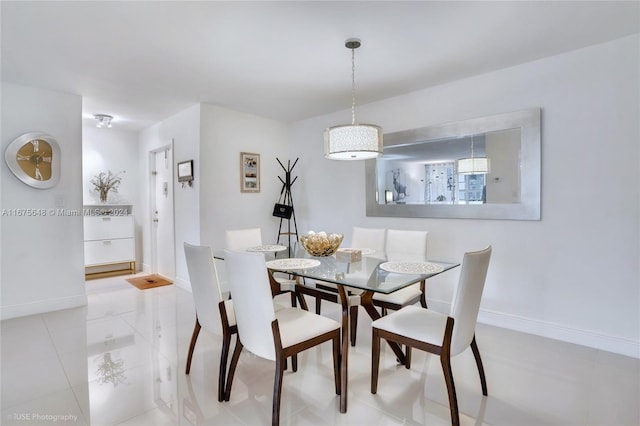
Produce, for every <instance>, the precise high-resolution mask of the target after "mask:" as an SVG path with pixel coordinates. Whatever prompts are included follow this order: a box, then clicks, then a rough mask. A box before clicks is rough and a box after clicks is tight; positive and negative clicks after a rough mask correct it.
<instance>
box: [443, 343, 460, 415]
mask: <svg viewBox="0 0 640 426" xmlns="http://www.w3.org/2000/svg"><path fill="white" fill-rule="evenodd" d="M440 364H442V372H443V373H444V381H445V382H446V384H447V393H448V394H449V410H450V411H451V425H452V426H459V425H460V417H459V415H458V398H457V396H456V387H455V385H454V384H453V372H452V371H451V359H450V358H449V354H448V353H444V354H441V355H440Z"/></svg>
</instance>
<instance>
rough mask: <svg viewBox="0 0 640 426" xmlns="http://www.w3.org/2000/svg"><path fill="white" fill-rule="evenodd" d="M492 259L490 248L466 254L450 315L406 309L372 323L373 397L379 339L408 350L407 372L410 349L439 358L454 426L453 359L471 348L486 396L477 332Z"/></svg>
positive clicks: (377, 368) (418, 308)
mask: <svg viewBox="0 0 640 426" xmlns="http://www.w3.org/2000/svg"><path fill="white" fill-rule="evenodd" d="M490 258H491V246H489V247H487V248H486V249H484V250H480V251H476V252H468V253H465V255H464V259H463V261H462V270H461V271H460V278H459V281H458V287H457V288H456V293H455V296H454V298H453V303H452V305H451V310H450V313H449V315H446V314H442V313H440V312H436V311H433V310H431V309H423V308H420V307H417V306H405V307H404V308H402V309H400V310H399V311H396V312H393V313H390V314H389V315H386V316H384V317H382V318H380V319H377V320H375V321H373V323H372V327H373V340H372V344H371V393H373V394H375V393H377V391H378V370H379V364H380V339H386V340H388V341H392V342H396V343H398V344H404V345H406V346H407V354H406V362H405V367H406V368H407V369H408V368H411V348H416V349H420V350H423V351H426V352H429V353H432V354H435V355H439V356H440V363H441V365H442V371H443V373H444V378H445V383H446V385H447V392H448V395H449V409H450V412H451V423H452V424H453V425H455V426H457V425H459V424H460V418H459V413H458V400H457V397H456V390H455V385H454V382H453V373H452V370H451V357H453V356H455V355H458V354H460V353H461V352H463V351H464V350H466V349H467V348H468V347H469V346H470V347H471V350H472V351H473V355H474V358H475V361H476V366H477V367H478V373H479V375H480V384H481V386H482V394H483V395H485V396H487V381H486V378H485V375H484V368H483V367H482V359H481V358H480V351H479V350H478V345H477V343H476V337H475V329H476V322H477V319H478V311H479V310H480V300H481V299H482V291H483V289H484V284H485V280H486V277H487V270H488V268H489V260H490Z"/></svg>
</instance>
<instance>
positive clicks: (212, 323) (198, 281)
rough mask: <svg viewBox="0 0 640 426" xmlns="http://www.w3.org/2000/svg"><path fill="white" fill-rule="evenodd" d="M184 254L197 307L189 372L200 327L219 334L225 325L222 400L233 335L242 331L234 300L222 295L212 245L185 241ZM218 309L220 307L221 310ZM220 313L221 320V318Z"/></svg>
mask: <svg viewBox="0 0 640 426" xmlns="http://www.w3.org/2000/svg"><path fill="white" fill-rule="evenodd" d="M184 254H185V257H186V259H187V270H188V273H189V281H190V282H191V291H192V293H193V301H194V304H195V308H196V323H195V326H194V328H193V335H192V336H191V344H190V345H189V352H188V354H187V368H186V372H185V374H189V373H190V371H191V360H192V358H193V351H194V349H195V346H196V341H197V340H198V335H199V334H200V330H201V329H202V328H204V330H205V331H208V332H210V333H214V334H217V333H218V330H219V329H220V328H222V353H221V354H220V371H219V375H218V401H223V400H224V389H225V381H226V370H227V360H228V356H229V348H230V344H231V336H232V335H233V334H236V333H237V332H238V329H237V327H236V319H235V314H234V309H233V302H232V301H231V300H224V299H223V297H222V291H221V289H220V280H219V278H218V273H217V269H216V265H215V263H214V260H213V254H212V252H211V248H209V247H205V246H197V245H192V244H189V243H184ZM216 302H217V303H216ZM216 306H217V308H216ZM216 310H217V311H218V312H217V313H216ZM218 315H219V317H220V321H218V320H217V317H218Z"/></svg>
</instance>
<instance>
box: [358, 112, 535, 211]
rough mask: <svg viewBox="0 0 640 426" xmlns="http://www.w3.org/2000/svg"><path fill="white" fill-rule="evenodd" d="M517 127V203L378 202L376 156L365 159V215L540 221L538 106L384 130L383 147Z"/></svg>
mask: <svg viewBox="0 0 640 426" xmlns="http://www.w3.org/2000/svg"><path fill="white" fill-rule="evenodd" d="M513 128H520V135H521V152H520V155H521V163H520V186H521V188H520V190H521V192H520V202H519V203H510V204H471V205H461V204H455V205H451V204H446V205H445V204H378V202H377V199H376V198H377V194H378V189H377V173H376V159H372V160H366V161H365V179H366V206H367V216H376V217H380V216H381V217H418V218H455V219H509V220H540V198H541V197H540V187H541V161H540V159H541V144H540V108H531V109H527V110H522V111H516V112H510V113H505V114H497V115H492V116H488V117H481V118H473V119H470V120H464V121H457V122H452V123H446V124H440V125H434V126H428V127H421V128H418V129H410V130H404V131H400V132H394V133H387V134H385V135H384V147H385V148H389V147H392V146H396V145H406V144H410V143H418V142H421V141H422V142H425V143H428V141H430V140H438V139H443V138H455V137H463V136H467V135H471V134H478V133H486V132H492V131H498V130H505V129H513Z"/></svg>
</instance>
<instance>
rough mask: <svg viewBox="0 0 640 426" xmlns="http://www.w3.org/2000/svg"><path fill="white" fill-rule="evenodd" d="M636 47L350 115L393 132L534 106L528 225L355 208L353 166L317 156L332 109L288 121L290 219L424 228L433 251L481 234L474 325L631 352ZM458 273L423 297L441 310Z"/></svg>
mask: <svg viewBox="0 0 640 426" xmlns="http://www.w3.org/2000/svg"><path fill="white" fill-rule="evenodd" d="M639 45H640V43H639V37H638V36H637V35H635V36H631V37H626V38H623V39H619V40H616V41H613V42H609V43H606V44H602V45H597V46H593V47H589V48H585V49H581V50H577V51H574V52H570V53H567V54H563V55H559V56H555V57H550V58H546V59H541V60H538V61H535V62H531V63H528V64H523V65H520V66H516V67H512V68H508V69H504V70H501V71H497V72H492V73H488V74H484V75H480V76H476V77H473V78H468V79H465V80H460V81H456V82H453V83H450V84H445V85H441V86H437V87H433V88H429V89H426V90H422V91H417V92H413V93H410V94H407V95H404V96H399V97H396V98H392V99H388V100H385V101H382V102H377V103H374V104H369V105H364V106H361V107H359V108H358V111H356V115H357V118H358V121H360V122H366V123H376V124H379V125H381V126H382V127H383V129H384V131H385V132H395V131H400V130H406V129H411V128H416V127H422V126H426V125H431V124H440V123H446V122H451V121H457V120H464V119H469V118H475V117H482V116H487V115H492V114H498V113H504V112H510V111H516V110H521V109H526V108H530V107H541V109H542V220H541V221H502V220H466V219H451V220H447V219H417V218H416V219H412V218H402V219H397V218H373V217H371V218H369V217H366V216H365V196H364V191H363V189H364V187H365V177H364V163H361V162H340V161H335V162H334V161H330V160H325V159H324V158H323V157H322V149H323V146H322V131H323V129H324V128H325V127H327V126H332V125H336V124H342V123H343V122H347V121H348V119H349V113H348V112H347V111H342V112H340V113H335V114H331V115H327V116H322V117H316V118H313V119H309V120H304V121H300V122H297V123H294V124H292V125H291V127H290V134H289V141H290V147H291V152H292V156H300V157H301V158H302V159H303V160H301V161H302V163H301V167H300V168H299V170H298V171H299V174H300V183H299V184H298V185H297V187H294V198H295V200H296V202H297V206H296V207H297V208H298V210H297V211H298V214H299V215H298V218H299V219H302V220H300V221H299V224H300V225H301V226H302V228H303V229H306V228H313V229H315V230H326V231H331V232H344V233H345V234H346V235H347V236H348V235H350V233H351V228H352V226H354V225H360V226H371V227H387V228H405V229H426V230H429V231H430V234H429V239H430V240H429V252H430V254H431V256H433V257H437V258H454V259H461V258H462V254H463V253H464V252H465V251H469V250H477V249H480V248H483V247H485V246H486V245H488V244H491V245H493V256H492V260H491V266H490V270H489V275H488V277H487V285H486V288H485V293H484V297H483V302H482V312H481V315H480V320H481V321H482V322H486V323H491V324H496V325H500V326H504V327H508V328H513V329H519V330H523V331H527V332H531V333H535V334H540V335H544V336H548V337H552V338H559V339H562V340H566V341H570V342H575V343H579V344H583V345H588V346H593V347H598V348H602V349H605V350H611V351H615V352H619V353H624V354H627V355H632V356H636V357H639V356H640V353H639V352H640V349H639V347H640V345H639V341H640V339H639V335H640V321H639V320H640V314H639V306H640V304H639V301H640V293H639V291H640V290H639V287H640V286H639V285H638V284H639V266H638V265H639V259H640V253H639V249H638V245H639V240H640V231H639V217H640V212H639V205H640V202H639V199H640V198H639V196H638V191H639V190H638V188H639V186H638V176H639V172H640V170H639V153H638V145H639V140H640V131H639V128H638V117H639V116H640V109H639V105H638V103H639V93H640V85H639V75H640V70H639V63H640V61H639V52H640V46H639ZM602 194H606V196H604V197H603V196H602ZM346 243H347V244H348V241H346ZM458 273H459V272H451V273H447V274H443V276H440V277H436V278H434V279H431V280H430V283H429V285H428V286H429V290H428V297H429V299H431V303H432V306H437V307H439V308H440V309H447V308H448V303H449V302H450V300H451V297H452V293H453V288H454V286H455V283H456V282H457V274H458Z"/></svg>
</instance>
